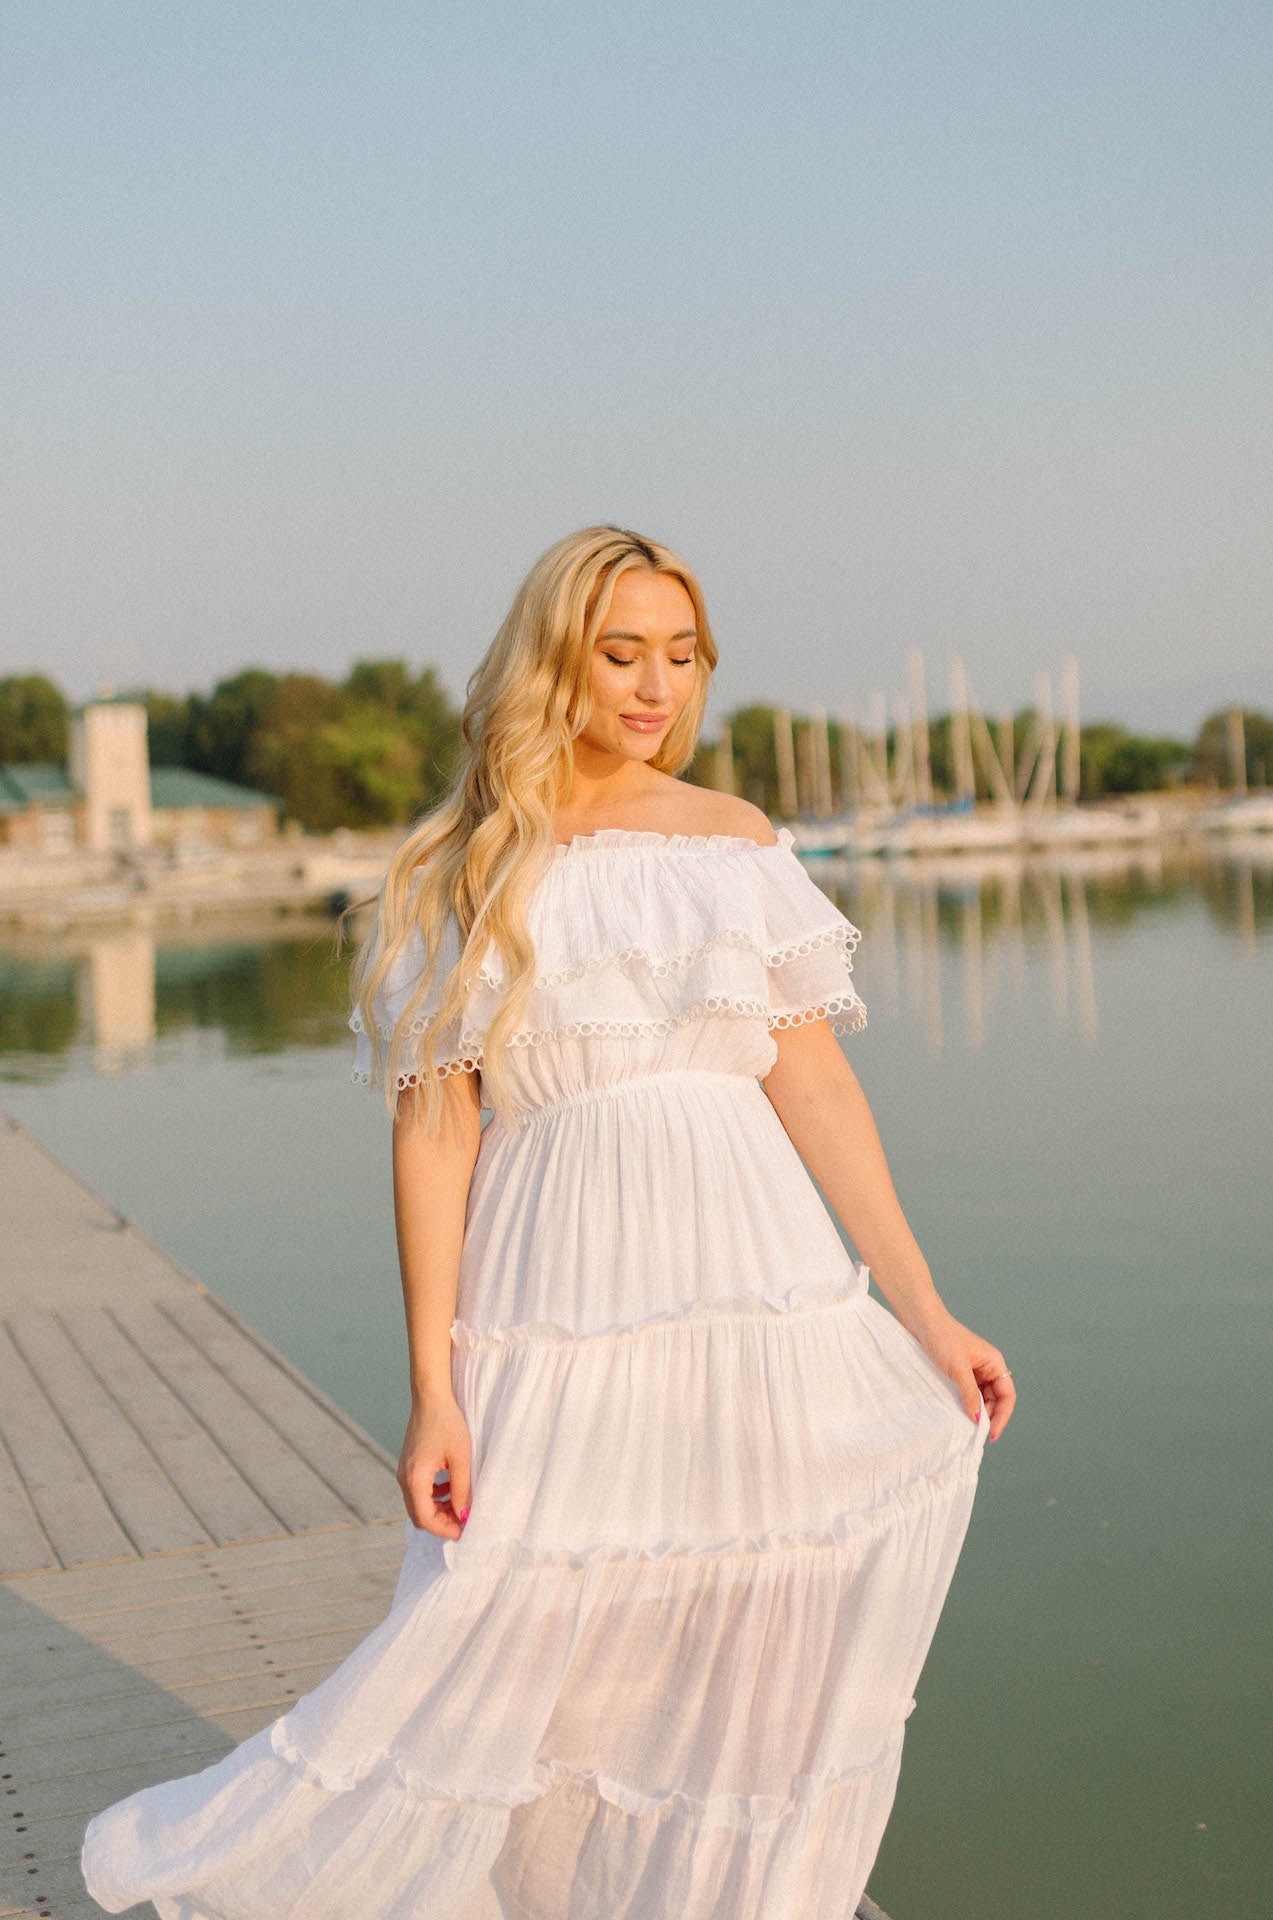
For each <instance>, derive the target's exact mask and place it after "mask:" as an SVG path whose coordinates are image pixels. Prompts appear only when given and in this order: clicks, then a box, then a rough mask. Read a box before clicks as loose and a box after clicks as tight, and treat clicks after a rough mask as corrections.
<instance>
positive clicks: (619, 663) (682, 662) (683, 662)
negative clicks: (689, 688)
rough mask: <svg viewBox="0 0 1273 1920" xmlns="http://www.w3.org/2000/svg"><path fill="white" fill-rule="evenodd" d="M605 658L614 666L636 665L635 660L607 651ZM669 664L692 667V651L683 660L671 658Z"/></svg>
mask: <svg viewBox="0 0 1273 1920" xmlns="http://www.w3.org/2000/svg"><path fill="white" fill-rule="evenodd" d="M606 659H607V660H609V661H610V662H611V663H612V665H614V666H616V667H635V665H636V661H635V660H620V659H619V658H618V656H617V655H616V654H613V653H608V654H607V655H606ZM670 664H671V665H672V666H674V667H692V666H693V664H694V655H693V654H692V653H691V654H688V655H687V656H686V658H685V659H684V660H673V661H671V662H670Z"/></svg>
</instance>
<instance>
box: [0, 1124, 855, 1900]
mask: <svg viewBox="0 0 1273 1920" xmlns="http://www.w3.org/2000/svg"><path fill="white" fill-rule="evenodd" d="M0 1192H3V1194H4V1211H3V1226H4V1233H3V1241H2V1242H0V1700H2V1702H3V1706H2V1709H0V1715H2V1717H0V1805H2V1806H3V1809H4V1812H3V1824H2V1826H0V1920H17V1917H18V1916H23V1920H27V1916H35V1915H40V1916H44V1920H86V1916H89V1915H96V1914H100V1912H101V1911H102V1910H101V1908H100V1907H98V1906H97V1904H96V1902H95V1901H93V1900H90V1899H89V1897H88V1895H87V1894H86V1892H85V1890H84V1884H83V1880H82V1878H81V1876H80V1871H79V1849H80V1841H81V1839H82V1837H83V1832H84V1827H85V1824H86V1822H87V1821H88V1819H89V1818H90V1816H91V1815H92V1814H94V1813H96V1812H97V1811H98V1810H99V1809H100V1808H102V1807H104V1806H107V1805H109V1804H110V1803H111V1802H112V1801H115V1800H118V1799H121V1798H122V1797H123V1796H124V1795H125V1794H128V1793H132V1792H134V1791H135V1790H136V1789H137V1788H138V1787H142V1786H147V1785H149V1784H150V1783H152V1782H154V1781H158V1780H165V1779H170V1778H173V1777H175V1776H176V1775H179V1774H185V1773H193V1772H195V1771H196V1770H197V1769H198V1768H200V1767H204V1766H207V1765H209V1764H210V1763H211V1762H212V1761H213V1760H216V1759H218V1758H220V1756H221V1755H222V1754H224V1753H226V1752H227V1751H228V1750H229V1749H230V1748H231V1747H232V1746H233V1745H235V1744H236V1743H237V1742H238V1741H240V1740H245V1739H246V1738H247V1737H248V1735H249V1734H252V1733H255V1732H257V1731H258V1730H259V1729H260V1728H262V1727H264V1726H267V1725H268V1724H269V1723H270V1722H271V1721H272V1720H275V1719H277V1717H278V1716H279V1715H280V1714H281V1713H285V1712H286V1711H287V1709H288V1707H289V1705H290V1704H291V1703H292V1702H293V1701H294V1700H296V1699H297V1698H298V1697H299V1696H300V1695H301V1694H304V1693H307V1692H309V1691H310V1690H311V1689H312V1688H313V1687H316V1686H317V1685H318V1684H319V1682H320V1681H321V1680H323V1679H325V1678H326V1676H327V1675H328V1674H329V1673H330V1672H331V1670H332V1669H333V1668H334V1667H335V1666H337V1665H338V1664H339V1662H340V1661H341V1660H343V1659H344V1658H345V1656H346V1655H347V1654H348V1653H350V1652H351V1651H352V1650H353V1648H354V1647H355V1646H357V1645H358V1643H359V1642H360V1641H361V1640H362V1639H364V1638H365V1636H366V1635H367V1634H368V1633H369V1632H370V1631H371V1630H372V1628H373V1627H375V1626H376V1625H378V1623H379V1622H380V1621H381V1620H382V1619H383V1618H384V1615H385V1613H386V1611H387V1609H388V1606H389V1603H390V1601H391V1599H392V1596H393V1590H394V1585H395V1582H396V1579H397V1575H398V1571H399V1568H400V1565H401V1561H402V1551H403V1506H402V1495H401V1492H400V1490H399V1487H398V1483H397V1479H396V1476H395V1463H394V1461H393V1460H392V1459H391V1457H390V1456H389V1455H388V1454H387V1453H386V1452H385V1450H384V1448H383V1447H381V1446H379V1445H378V1444H377V1442H376V1441H374V1440H373V1439H372V1438H371V1437H370V1435H368V1434H366V1433H364V1432H363V1431H362V1429H361V1428H360V1427H359V1426H358V1425H357V1424H356V1423H355V1422H354V1421H353V1420H351V1419H350V1418H349V1416H348V1415H347V1414H345V1413H344V1412H342V1410H341V1409H340V1408H339V1407H337V1406H336V1405H335V1404H334V1402H332V1401H331V1400H330V1399H328V1397H327V1396H326V1395H325V1394H324V1393H323V1392H322V1391H321V1390H320V1389H319V1388H318V1387H316V1386H314V1385H313V1384H312V1383H311V1382H310V1381H308V1380H306V1379H305V1377H304V1376H303V1375H302V1374H301V1373H300V1372H298V1370H297V1369H296V1368H295V1367H294V1366H292V1365H291V1363H290V1362H289V1361H288V1360H286V1359H285V1358H284V1357H283V1355H281V1354H280V1353H277V1352H276V1351H275V1349H274V1348H273V1347H271V1346H270V1345H269V1344H268V1342H267V1341H265V1340H263V1339H262V1338H261V1336H260V1335H259V1334H258V1333H256V1332H255V1331H254V1330H253V1329H252V1328H251V1327H249V1326H247V1325H246V1324H245V1322H244V1321H242V1320H241V1319H240V1318H239V1317H238V1315H237V1314H235V1313H234V1312H233V1311H232V1310H231V1309H230V1308H228V1307H226V1306H224V1305H223V1304H222V1303H221V1302H220V1301H219V1300H217V1299H216V1298H215V1297H214V1296H213V1295H212V1294H210V1293H209V1292H208V1290H207V1288H206V1287H203V1286H202V1285H200V1283H199V1282H198V1281H197V1280H196V1279H194V1278H193V1276H192V1275H190V1274H188V1273H186V1272H185V1270H184V1269H183V1268H182V1267H180V1266H179V1265H178V1264H177V1262H176V1261H174V1260H172V1259H171V1258H169V1256H168V1255H167V1254H165V1253H164V1252H163V1251H162V1249H161V1248H159V1247H157V1246H156V1245H155V1244H154V1243H153V1242H152V1241H151V1240H149V1239H148V1238H147V1236H146V1235H145V1234H144V1233H142V1232H140V1231H139V1229H138V1228H137V1227H136V1226H135V1225H133V1224H132V1223H131V1222H130V1221H128V1220H126V1219H124V1218H123V1217H122V1216H121V1215H120V1214H119V1213H117V1212H116V1210H115V1209H114V1208H113V1207H111V1206H110V1205H109V1204H108V1203H107V1202H106V1201H105V1200H103V1199H102V1197H101V1196H100V1195H99V1194H97V1193H95V1192H94V1191H93V1190H92V1189H91V1188H89V1187H86V1186H85V1185H84V1184H83V1183H82V1182H81V1181H80V1180H78V1179H77V1178H76V1176H75V1175H74V1174H72V1173H71V1172H70V1171H69V1170H68V1169H67V1168H66V1167H64V1166H62V1165H61V1164H60V1163H59V1162H58V1161H57V1160H56V1159H55V1158H54V1157H53V1156H52V1155H51V1154H49V1153H48V1152H47V1151H46V1149H45V1148H43V1147H42V1146H41V1145H40V1144H39V1142H38V1141H36V1140H35V1139H34V1138H33V1137H32V1136H31V1135H30V1134H28V1133H27V1132H26V1131H25V1130H24V1129H23V1128H22V1127H21V1126H19V1125H18V1123H17V1122H16V1121H14V1120H12V1119H10V1118H8V1117H7V1116H4V1115H0ZM131 1912H132V1913H133V1914H134V1915H136V1916H139V1920H154V1909H153V1907H151V1906H150V1904H149V1902H147V1903H146V1904H145V1905H143V1906H140V1907H135V1908H133V1909H131ZM350 1920H354V1916H352V1915H351V1916H350ZM793 1920H794V1916H793ZM858 1920H886V1916H884V1915H882V1914H881V1913H880V1911H879V1909H878V1908H876V1907H874V1906H873V1905H872V1904H871V1903H870V1902H869V1901H864V1902H863V1903H862V1906H861V1907H860V1908H859V1910H858Z"/></svg>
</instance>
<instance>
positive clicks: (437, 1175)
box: [393, 1072, 482, 1540]
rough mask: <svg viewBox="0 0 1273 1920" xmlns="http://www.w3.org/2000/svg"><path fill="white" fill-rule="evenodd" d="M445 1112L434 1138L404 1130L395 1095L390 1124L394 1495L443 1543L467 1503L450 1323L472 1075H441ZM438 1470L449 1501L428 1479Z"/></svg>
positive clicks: (401, 1101)
mask: <svg viewBox="0 0 1273 1920" xmlns="http://www.w3.org/2000/svg"><path fill="white" fill-rule="evenodd" d="M442 1086H443V1093H444V1096H445V1104H444V1107H443V1113H442V1119H441V1121H440V1123H439V1125H438V1127H437V1128H436V1130H435V1131H434V1132H432V1133H425V1132H424V1131H423V1130H422V1129H421V1128H419V1127H416V1126H414V1125H413V1124H412V1122H411V1117H410V1116H411V1109H410V1095H409V1094H405V1095H404V1094H400V1095H399V1097H398V1105H397V1110H396V1113H395V1118H394V1123H393V1208H394V1224H395V1228H396V1231H397V1237H398V1265H399V1268H400V1270H401V1273H402V1298H403V1305H404V1307H405V1309H406V1318H407V1356H408V1365H409V1368H410V1376H411V1417H410V1420H409V1421H408V1423H407V1432H406V1438H405V1439H404V1441H403V1443H402V1454H401V1457H400V1459H399V1461H398V1485H399V1486H400V1487H401V1488H402V1496H403V1500H404V1501H405V1503H406V1509H407V1513H408V1515H409V1517H410V1519H411V1522H412V1525H413V1526H416V1527H422V1528H423V1529H425V1531H427V1532H429V1533H436V1534H440V1535H442V1537H443V1538H444V1539H449V1540H454V1539H457V1538H458V1537H459V1535H460V1533H461V1532H462V1531H463V1521H462V1520H460V1519H459V1518H458V1517H457V1516H458V1515H460V1514H461V1513H462V1514H465V1515H467V1513H468V1507H469V1497H470V1491H471V1488H470V1478H469V1466H470V1454H471V1448H470V1439H469V1430H468V1423H467V1422H466V1420H465V1418H464V1415H463V1414H462V1413H461V1411H460V1409H459V1406H458V1404H457V1402H456V1399H455V1395H454V1393H453V1391H452V1386H451V1322H452V1320H453V1319H454V1318H455V1299H456V1288H457V1285H458V1281H459V1272H460V1250H461V1247H462V1245H463V1241H464V1220H465V1213H466V1210H467V1207H468V1195H469V1183H470V1181H471V1180H472V1177H473V1168H474V1165H475V1163H476V1161H477V1150H478V1146H479V1144H480V1142H481V1135H482V1127H481V1105H480V1099H479V1093H478V1076H477V1074H476V1073H475V1072H468V1073H453V1074H448V1075H446V1077H445V1078H444V1080H443V1082H442ZM441 1469H446V1470H447V1471H448V1472H449V1474H450V1488H449V1491H448V1489H447V1488H445V1487H441V1488H438V1489H437V1495H441V1496H442V1497H440V1498H439V1497H436V1496H435V1488H434V1474H435V1473H437V1472H439V1471H440V1470H441Z"/></svg>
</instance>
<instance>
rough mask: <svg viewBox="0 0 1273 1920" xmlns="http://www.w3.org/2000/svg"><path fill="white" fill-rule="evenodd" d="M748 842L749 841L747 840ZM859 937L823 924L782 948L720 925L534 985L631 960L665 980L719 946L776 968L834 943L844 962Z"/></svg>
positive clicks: (843, 926)
mask: <svg viewBox="0 0 1273 1920" xmlns="http://www.w3.org/2000/svg"><path fill="white" fill-rule="evenodd" d="M748 844H749V845H750V844H751V842H749V843H748ZM861 938H862V935H861V931H860V929H859V928H857V927H855V926H852V925H850V924H849V922H848V921H847V920H844V921H840V922H839V923H838V924H837V925H835V926H832V927H824V928H823V929H822V931H821V932H819V933H814V934H810V936H809V937H808V939H806V940H795V941H792V942H791V943H790V944H789V945H787V946H783V947H762V946H761V945H760V943H759V942H758V941H757V939H756V937H755V935H754V934H751V933H748V932H747V931H746V930H745V929H744V928H741V927H723V928H721V930H720V931H719V932H718V933H714V934H712V935H711V937H710V939H707V940H704V941H703V942H702V943H701V944H700V945H699V946H697V947H690V948H688V949H687V950H686V951H685V952H684V953H676V954H672V955H670V956H668V957H667V958H666V959H663V960H658V959H656V958H655V957H654V954H653V953H652V952H651V951H650V949H649V948H648V947H624V948H623V949H622V951H621V952H619V953H604V954H601V955H600V956H599V957H598V958H597V959H595V960H584V961H581V962H580V963H579V965H578V966H574V967H562V968H560V969H559V970H558V971H557V972H556V973H539V974H536V976H535V985H536V987H567V986H569V985H570V984H571V983H572V981H575V980H583V979H586V977H587V976H588V975H589V974H592V973H599V972H600V971H601V969H602V968H603V967H611V966H615V967H626V966H630V965H632V964H633V963H634V962H635V963H639V964H640V965H642V966H643V967H644V968H645V969H646V970H647V971H648V972H649V973H650V974H651V975H652V976H653V978H654V979H656V980H665V979H667V978H668V976H669V975H671V974H676V973H684V972H685V971H686V970H687V969H688V968H689V967H692V966H694V965H695V964H696V963H697V962H698V961H700V960H704V959H706V957H707V956H708V954H710V953H716V952H718V951H719V950H720V949H721V948H722V947H739V948H742V949H743V950H744V951H750V952H752V953H755V954H756V955H757V957H758V958H759V959H760V960H761V961H763V963H764V965H765V966H767V967H780V966H782V965H783V964H784V963H785V962H786V961H788V960H801V959H803V958H804V957H805V956H806V955H807V954H811V953H819V952H821V950H822V949H823V948H824V947H835V946H838V947H839V948H840V949H841V952H842V954H843V957H844V960H845V963H846V965H847V964H850V956H851V955H852V954H853V952H854V951H855V950H856V948H857V944H858V942H859V940H860V939H861ZM476 978H477V979H478V980H479V981H480V982H481V984H482V985H483V986H486V987H497V988H498V987H502V986H503V985H504V984H505V982H504V978H503V976H502V975H499V974H496V973H492V971H491V970H490V968H489V967H487V966H486V965H485V964H483V965H482V966H480V967H479V968H478V970H477V974H476Z"/></svg>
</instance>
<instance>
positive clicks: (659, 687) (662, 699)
mask: <svg viewBox="0 0 1273 1920" xmlns="http://www.w3.org/2000/svg"><path fill="white" fill-rule="evenodd" d="M637 693H638V695H639V696H640V698H641V699H642V700H645V701H647V702H648V703H649V705H650V706H652V707H666V706H667V704H668V701H669V700H670V698H671V694H672V674H671V669H670V668H669V666H668V663H667V661H666V660H665V659H663V657H662V655H660V654H647V655H646V658H645V661H644V663H643V665H642V668H641V673H640V679H639V684H638V686H637Z"/></svg>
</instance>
